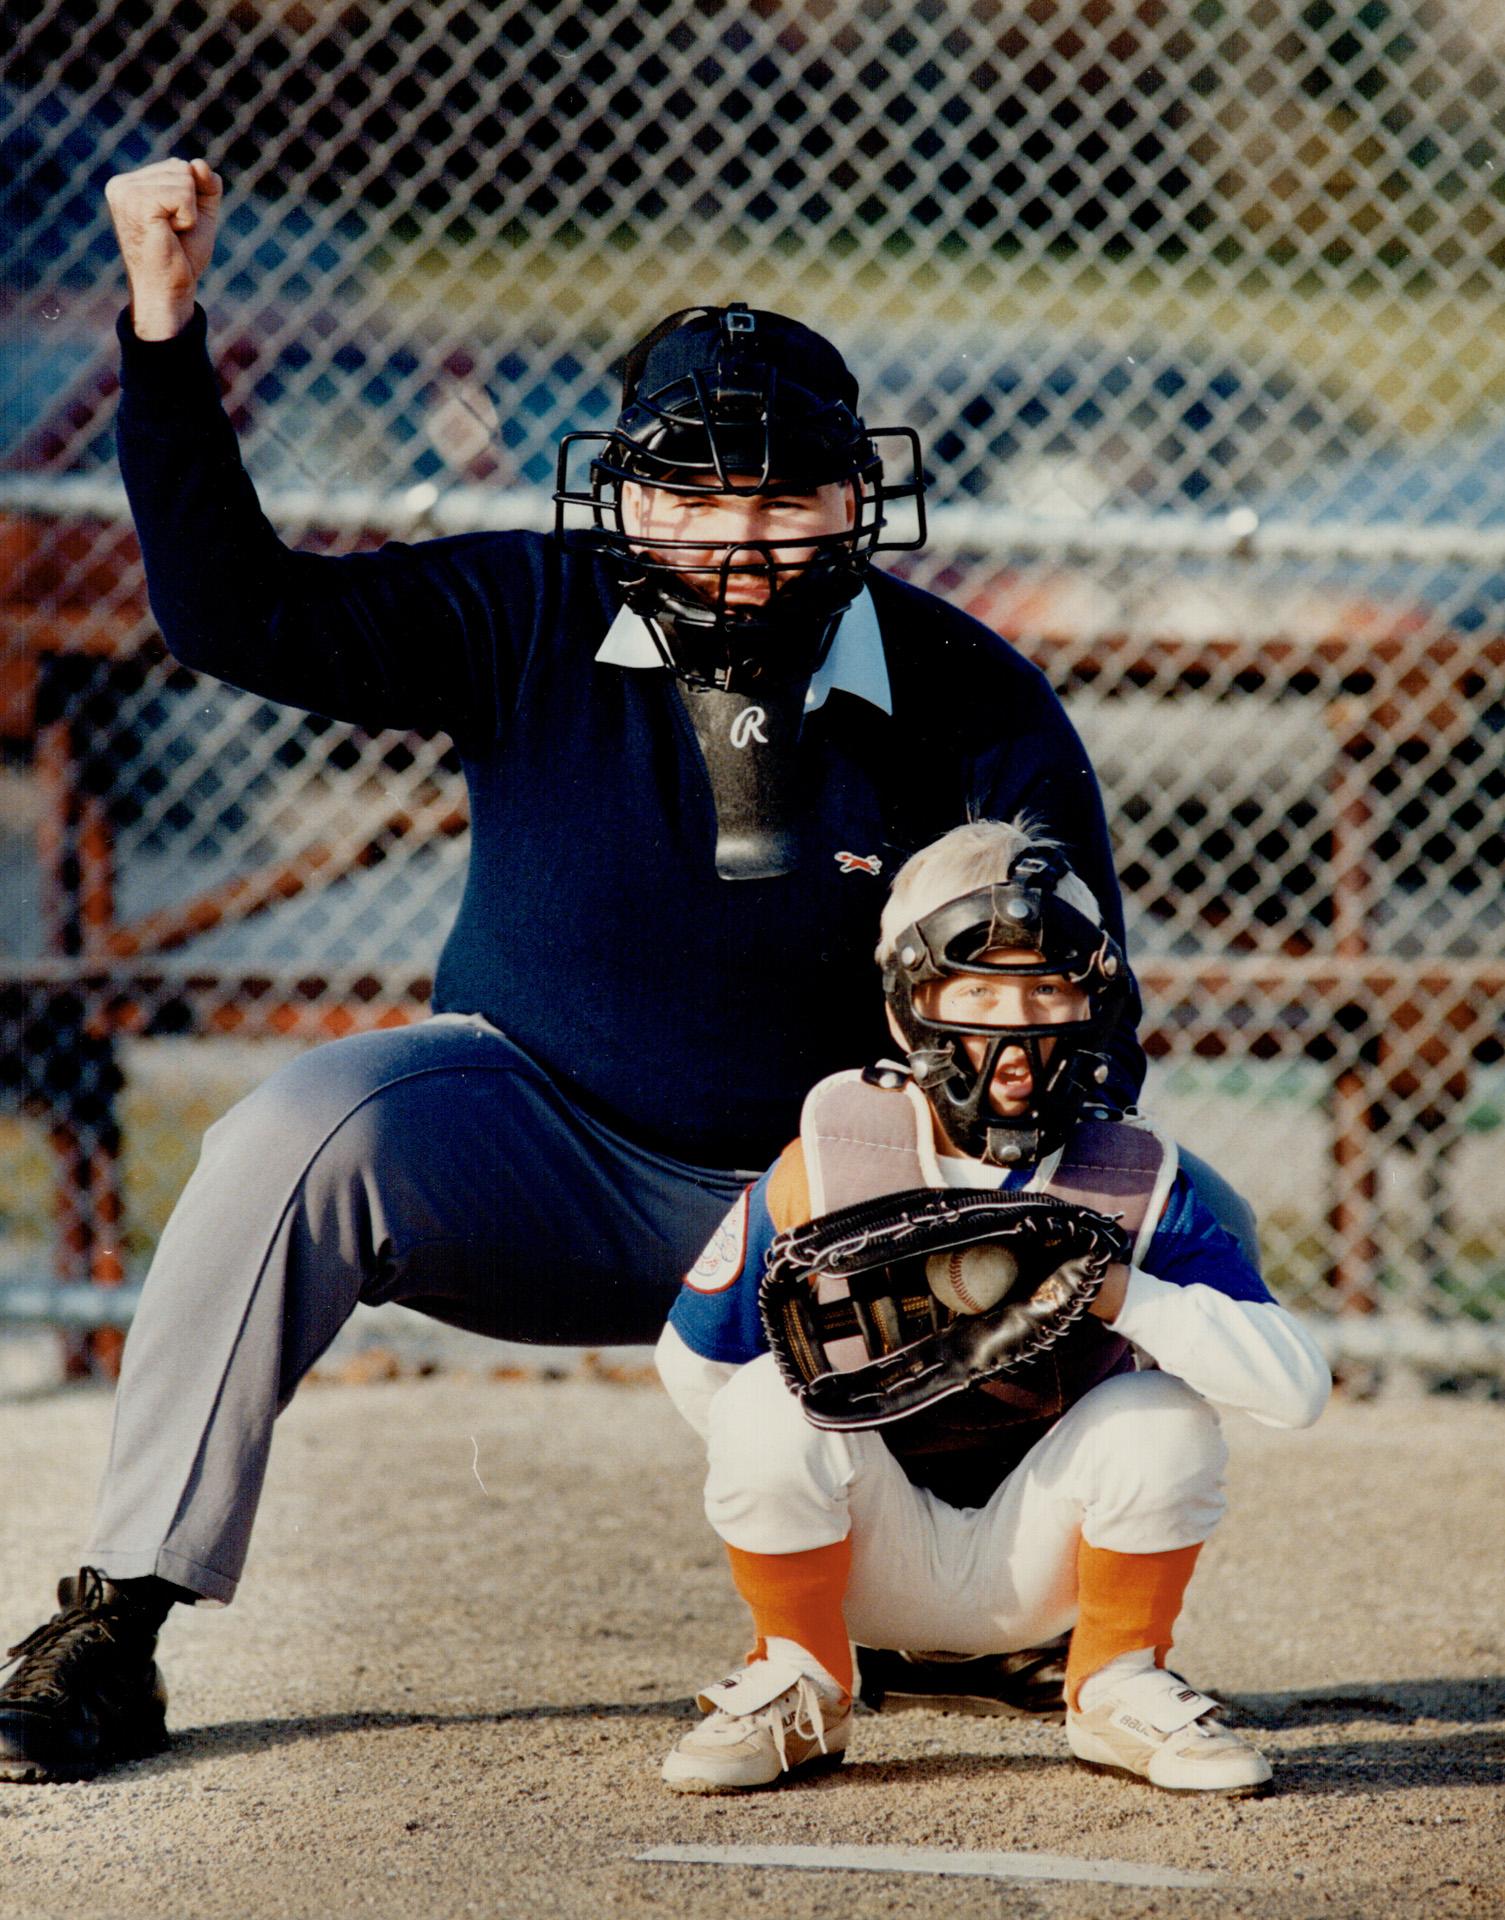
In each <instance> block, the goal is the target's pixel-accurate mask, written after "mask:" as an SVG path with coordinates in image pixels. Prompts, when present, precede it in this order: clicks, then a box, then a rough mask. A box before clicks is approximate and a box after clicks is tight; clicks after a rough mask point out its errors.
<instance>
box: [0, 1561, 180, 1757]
mask: <svg viewBox="0 0 1505 1920" xmlns="http://www.w3.org/2000/svg"><path fill="white" fill-rule="evenodd" d="M57 1597H58V1603H59V1607H60V1609H61V1610H60V1611H59V1612H57V1613H55V1614H54V1615H53V1616H52V1618H51V1619H50V1620H44V1621H43V1623H42V1624H41V1626H39V1627H38V1628H37V1629H36V1630H35V1632H33V1633H29V1634H27V1636H26V1638H25V1639H24V1640H22V1641H21V1642H20V1643H19V1645H17V1646H14V1647H12V1648H11V1649H10V1650H9V1655H8V1658H9V1659H11V1660H14V1661H18V1662H19V1665H18V1666H17V1667H16V1670H15V1672H14V1673H12V1674H11V1676H10V1678H9V1679H8V1680H7V1681H6V1682H5V1684H4V1685H3V1686H0V1781H7V1780H8V1781H19V1782H23V1783H25V1782H34V1781H44V1780H86V1779H89V1778H90V1777H91V1776H92V1775H94V1774H96V1773H98V1772H99V1771H100V1769H101V1768H103V1767H108V1766H113V1765H115V1764H117V1763H118V1762H120V1761H122V1760H135V1759H139V1758H140V1757H141V1756H142V1755H143V1754H148V1753H156V1752H157V1751H158V1750H159V1749H160V1748H161V1747H163V1746H165V1745H166V1743H167V1724H166V1708H167V1689H166V1688H165V1687H164V1686H163V1684H162V1676H161V1675H160V1674H159V1673H158V1671H157V1666H156V1662H155V1660H154V1659H153V1657H152V1656H153V1654H154V1652H155V1650H156V1643H157V1635H156V1625H155V1622H154V1621H153V1620H151V1619H150V1618H144V1617H143V1616H142V1614H141V1613H140V1612H139V1611H138V1609H137V1608H136V1607H134V1606H133V1605H132V1604H131V1602H130V1600H129V1599H128V1598H127V1597H126V1595H125V1594H124V1593H123V1592H122V1591H121V1589H120V1588H119V1587H118V1586H116V1585H115V1583H114V1582H113V1581H111V1580H107V1579H106V1578H105V1576H104V1575H103V1574H102V1573H100V1572H99V1571H98V1570H97V1569H96V1568H94V1567H81V1568H80V1569H79V1571H78V1573H77V1574H76V1575H74V1576H71V1577H69V1578H67V1579H65V1580H62V1581H60V1582H59V1584H58V1590H57Z"/></svg>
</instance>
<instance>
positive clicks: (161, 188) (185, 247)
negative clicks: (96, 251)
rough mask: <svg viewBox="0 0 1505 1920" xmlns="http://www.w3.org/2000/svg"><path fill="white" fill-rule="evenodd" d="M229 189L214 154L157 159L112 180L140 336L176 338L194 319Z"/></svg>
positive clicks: (110, 192)
mask: <svg viewBox="0 0 1505 1920" xmlns="http://www.w3.org/2000/svg"><path fill="white" fill-rule="evenodd" d="M222 191H223V189H222V188H221V185H220V178H219V175H218V174H217V173H215V172H214V171H213V169H212V168H211V167H210V165H209V163H208V161H207V160H155V161H153V162H152V164H151V165H150V166H149V167H137V168H136V169H135V171H134V172H132V173H117V174H116V176H115V178H114V179H113V180H111V181H110V183H109V184H108V185H107V186H106V188H105V200H106V203H107V204H108V206H109V209H110V218H111V220H112V221H114V223H115V237H116V239H117V240H118V241H119V242H120V256H121V258H122V259H123V260H124V261H125V272H126V278H127V280H129V282H130V288H131V324H132V325H133V326H134V327H135V329H136V334H137V337H138V338H139V339H142V340H170V339H171V338H172V337H173V335H174V334H175V333H181V332H182V330H183V328H184V327H185V326H186V325H187V324H188V322H189V320H190V319H192V317H193V301H194V293H195V290H196V289H197V287H198V283H199V275H200V274H201V273H202V272H203V271H204V269H205V267H207V266H208V264H209V256H210V254H212V253H213V251H214V232H215V227H216V226H217V225H218V222H219V203H220V195H221V192H222Z"/></svg>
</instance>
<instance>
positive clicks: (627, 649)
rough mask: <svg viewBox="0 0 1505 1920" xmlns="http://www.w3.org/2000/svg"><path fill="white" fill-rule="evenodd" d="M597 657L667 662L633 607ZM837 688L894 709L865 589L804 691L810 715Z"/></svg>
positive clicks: (621, 662) (614, 662)
mask: <svg viewBox="0 0 1505 1920" xmlns="http://www.w3.org/2000/svg"><path fill="white" fill-rule="evenodd" d="M596 658H597V659H598V660H599V661H601V663H602V664H603V665H605V666H609V667H658V668H660V669H662V667H663V664H664V662H663V656H662V655H661V654H660V653H659V650H658V648H657V647H656V646H655V645H654V643H653V635H652V634H651V633H650V632H649V631H648V626H647V622H646V621H644V619H643V618H642V616H641V615H640V614H636V613H634V612H633V610H632V608H631V607H623V608H622V610H621V612H620V613H619V614H618V615H617V617H616V619H615V620H613V621H612V623H611V625H610V626H609V627H608V628H607V630H606V638H605V639H604V640H603V641H602V642H601V645H600V646H599V648H598V649H597V650H596ZM833 687H840V688H841V690H842V692H843V693H854V694H856V696H857V698H858V699H859V700H866V701H867V703H868V705H869V706H873V707H877V708H878V709H879V711H880V712H882V713H886V714H889V715H892V713H893V710H894V702H893V694H892V692H891V691H890V688H889V684H888V662H887V661H886V660H885V659H884V657H883V636H882V635H881V634H880V633H879V631H878V609H877V608H876V607H875V606H874V605H873V596H872V594H871V593H869V591H868V590H867V588H866V587H864V588H863V589H862V592H861V593H860V594H858V596H857V598H856V599H855V600H854V601H853V602H852V604H851V606H849V607H848V608H847V610H846V612H845V613H844V614H843V615H842V616H841V623H840V625H839V626H838V627H837V629H836V637H835V639H834V640H832V642H831V647H830V651H829V652H828V653H827V655H826V657H825V659H824V660H823V661H822V662H821V666H820V670H819V672H818V673H817V674H816V675H815V677H814V679H812V680H811V682H810V687H809V691H808V692H807V693H806V695H805V711H806V713H814V712H815V710H816V708H817V707H823V706H824V705H825V703H826V695H827V694H828V693H830V691H831V689H832V688H833Z"/></svg>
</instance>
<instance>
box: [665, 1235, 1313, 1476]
mask: <svg viewBox="0 0 1505 1920" xmlns="http://www.w3.org/2000/svg"><path fill="white" fill-rule="evenodd" d="M1107 1324H1108V1325H1110V1326H1111V1327H1112V1329H1113V1331H1114V1332H1115V1333H1119V1334H1122V1335H1123V1337H1124V1338H1125V1339H1126V1340H1129V1341H1131V1342H1132V1343H1133V1345H1134V1346H1135V1347H1136V1348H1137V1349H1138V1350H1139V1352H1140V1353H1141V1354H1142V1355H1144V1357H1145V1358H1146V1359H1147V1360H1148V1361H1150V1362H1152V1363H1153V1364H1154V1365H1155V1366H1158V1367H1159V1368H1160V1369H1161V1370H1162V1372H1165V1373H1173V1374H1175V1375H1176V1376H1177V1378H1178V1379H1181V1380H1184V1381H1185V1382H1186V1384H1187V1385H1188V1386H1189V1387H1192V1388H1194V1389H1195V1391H1196V1392H1198V1393H1200V1394H1201V1395H1202V1396H1203V1398H1204V1399H1207V1400H1212V1401H1215V1402H1216V1403H1217V1404H1218V1405H1219V1406H1225V1407H1236V1408H1238V1409H1240V1410H1241V1411H1242V1412H1244V1413H1247V1414H1249V1415H1250V1416H1251V1417H1252V1418H1253V1419H1255V1420H1258V1421H1260V1422H1261V1423H1262V1424H1263V1425H1266V1426H1272V1427H1309V1426H1310V1425H1311V1424H1312V1422H1313V1421H1314V1420H1316V1419H1317V1417H1318V1415H1319V1414H1320V1413H1321V1412H1322V1409H1323V1408H1324V1407H1325V1406H1326V1405H1327V1398H1328V1394H1329V1392H1330V1391H1331V1388H1332V1378H1331V1375H1330V1374H1329V1372H1328V1368H1327V1362H1326V1361H1325V1360H1324V1359H1323V1357H1322V1355H1321V1353H1320V1352H1319V1351H1318V1349H1317V1347H1316V1345H1315V1343H1314V1342H1313V1341H1312V1339H1311V1338H1310V1336H1309V1335H1308V1334H1307V1333H1305V1332H1304V1331H1303V1329H1302V1328H1301V1326H1300V1325H1299V1324H1298V1323H1297V1322H1296V1321H1295V1320H1294V1319H1293V1318H1292V1317H1291V1315H1290V1314H1289V1313H1287V1312H1286V1310H1285V1309H1284V1308H1283V1307H1280V1306H1277V1305H1276V1304H1275V1303H1274V1302H1273V1301H1256V1300H1233V1299H1230V1298H1229V1296H1228V1295H1227V1294H1224V1293H1219V1292H1218V1291H1217V1289H1216V1288H1214V1287H1206V1286H1189V1287H1183V1286H1176V1285H1173V1284H1172V1283H1171V1282H1170V1281H1168V1280H1157V1279H1156V1278H1155V1276H1154V1275H1153V1274H1150V1273H1145V1272H1144V1271H1143V1270H1142V1269H1141V1268H1138V1267H1132V1268H1130V1270H1129V1282H1128V1286H1127V1288H1126V1289H1125V1292H1124V1301H1123V1305H1122V1307H1121V1308H1120V1309H1119V1312H1118V1316H1117V1318H1116V1319H1114V1320H1112V1321H1110V1322H1108V1323H1107ZM655 1358H656V1361H657V1364H658V1371H659V1377H660V1379H661V1380H662V1381H663V1383H664V1386H665V1388H666V1389H667V1391H668V1394H669V1397H670V1399H671V1400H672V1401H673V1402H674V1404H675V1406H676V1407H677V1408H678V1409H679V1411H680V1413H681V1414H682V1415H683V1416H684V1418H685V1419H686V1420H687V1421H688V1422H689V1424H690V1425H691V1426H692V1427H693V1428H694V1429H695V1431H696V1432H697V1433H698V1434H699V1435H700V1436H701V1438H702V1439H704V1438H705V1435H706V1432H707V1428H708V1424H709V1418H710V1405H711V1401H712V1400H713V1399H714V1398H715V1396H716V1395H717V1394H718V1393H719V1392H720V1390H721V1388H722V1387H723V1386H724V1385H725V1384H726V1382H727V1381H728V1380H729V1379H730V1378H731V1376H732V1375H733V1374H734V1373H735V1372H736V1370H737V1369H736V1367H735V1366H734V1365H733V1364H732V1363H731V1362H729V1361H724V1360H707V1359H706V1358H705V1357H704V1356H703V1355H701V1354H698V1353H696V1352H695V1351H694V1349H693V1348H692V1347H690V1346H688V1345H686V1343H685V1341H684V1340H683V1339H682V1338H681V1336H680V1335H679V1333H678V1332H677V1331H676V1330H675V1329H674V1327H673V1326H665V1328H664V1331H663V1333H662V1334H661V1335H660V1337H659V1342H658V1348H657V1352H656V1355H655Z"/></svg>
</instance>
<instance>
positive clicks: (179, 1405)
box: [87, 1015, 1252, 1601]
mask: <svg viewBox="0 0 1505 1920" xmlns="http://www.w3.org/2000/svg"><path fill="white" fill-rule="evenodd" d="M1184 1158H1185V1161H1186V1162H1187V1163H1188V1171H1189V1172H1190V1173H1191V1174H1192V1176H1193V1178H1195V1179H1196V1181H1197V1185H1198V1189H1199V1191H1200V1192H1201V1193H1202V1195H1203V1197H1204V1199H1207V1200H1209V1201H1210V1203H1211V1204H1212V1205H1213V1206H1214V1209H1215V1211H1217V1212H1218V1213H1219V1215H1220V1217H1221V1218H1223V1219H1224V1221H1225V1223H1226V1224H1230V1225H1232V1226H1233V1227H1234V1229H1235V1231H1238V1229H1239V1226H1240V1225H1241V1224H1242V1225H1244V1226H1245V1228H1246V1232H1247V1234H1248V1236H1249V1237H1250V1238H1252V1222H1251V1221H1250V1219H1249V1215H1248V1209H1247V1207H1245V1206H1244V1204H1243V1202H1242V1201H1241V1200H1239V1198H1238V1196H1237V1195H1236V1194H1234V1193H1233V1192H1232V1190H1231V1189H1230V1188H1228V1187H1227V1186H1226V1185H1225V1184H1224V1183H1223V1182H1221V1181H1219V1180H1218V1178H1217V1176H1216V1175H1215V1174H1213V1173H1212V1172H1211V1169H1209V1168H1206V1167H1205V1166H1203V1165H1201V1163H1196V1162H1192V1160H1191V1156H1189V1155H1188V1156H1184ZM750 1177H752V1176H751V1175H749V1174H747V1173H738V1172H732V1171H725V1170H720V1169H714V1168H704V1167H692V1166H686V1165H684V1164H682V1163H680V1162H677V1161H672V1160H668V1159H665V1158H663V1157H662V1156H660V1155H656V1154H652V1153H649V1152H647V1151H646V1150H644V1149H642V1148H639V1147H636V1146H633V1145H632V1144H631V1143H630V1142H628V1141H626V1140H624V1139H622V1138H621V1137H620V1136H619V1135H617V1134H614V1133H612V1132H611V1131H610V1130H609V1129H607V1128H605V1127H603V1126H601V1125H600V1124H599V1123H597V1122H596V1121H593V1120H591V1119H589V1118H587V1117H586V1116H584V1115H582V1114H581V1113H580V1112H579V1111H578V1110H577V1109H576V1108H575V1107H574V1106H573V1105H572V1104H571V1102H570V1101H569V1100H568V1099H567V1098H566V1096H565V1095H564V1094H563V1093H562V1092H561V1091H560V1090H559V1089H558V1088H557V1087H555V1086H554V1084H553V1083H552V1082H551V1081H550V1080H549V1078H548V1076H547V1075H546V1074H545V1073H544V1071H543V1070H542V1069H541V1068H540V1067H539V1066H538V1065H537V1063H536V1062H535V1061H533V1060H532V1059H531V1058H530V1057H529V1056H528V1055H527V1054H525V1053H524V1052H523V1051H522V1050H521V1049H520V1048H519V1047H517V1046H516V1045H514V1044H513V1042H512V1041H510V1040H508V1039H507V1038H506V1037H505V1036H504V1035H502V1034H500V1033H498V1032H497V1031H496V1029H495V1028H494V1027H491V1026H488V1025H487V1024H486V1022H484V1021H482V1020H479V1019H470V1018H464V1017H461V1016H458V1015H440V1016H439V1017H438V1018H436V1019H433V1020H429V1021H426V1022H424V1023H423V1024H422V1025H419V1026H414V1027H406V1028H402V1029H400V1030H398V1031H395V1032H391V1033H374V1034H363V1035H361V1036H359V1037H358V1038H355V1039H351V1040H338V1041H334V1042H332V1043H331V1044H329V1045H328V1046H323V1047H316V1048H314V1049H313V1050H312V1051H311V1052H309V1053H307V1054H304V1055H302V1056H301V1057H300V1058H299V1059H297V1060H295V1061H294V1062H293V1063H292V1065H290V1066H289V1067H286V1068H284V1069H283V1071H282V1072H280V1073H277V1074H274V1075H273V1076H272V1077H271V1079H269V1080H268V1081H267V1082H266V1083H265V1084H264V1085H263V1086H261V1087H260V1088H258V1089H257V1091H256V1092H255V1093H253V1094H252V1095H251V1096H250V1097H249V1098H248V1099H246V1100H243V1101H242V1102H241V1103H240V1105H239V1106H237V1107H236V1108H234V1109H233V1110H232V1111H231V1112H230V1113H228V1114H226V1116H225V1117H224V1118H223V1119H222V1120H220V1121H218V1122H217V1123H216V1124H215V1125H214V1126H213V1127H211V1128H210V1129H209V1131H208V1133H207V1134H206V1135H205V1137H204V1148H203V1153H202V1155H201V1157H200V1160H199V1164H198V1167H197V1169H196V1170H195V1172H194V1175H193V1177H192V1179H191V1180H190V1181H189V1183H188V1185H187V1186H186V1187H185V1188H184V1190H183V1195H182V1198H181V1199H180V1201H179V1202H178V1206H177V1208H176V1210H175V1211H174V1213H173V1216H172V1219H171V1220H170V1221H169V1222H168V1225H167V1229H166V1231H165V1232H164V1234H163V1236H162V1240H161V1244H160V1245H159V1247H158V1249H157V1256H156V1259H155V1260H154V1261H153V1263H152V1268H151V1272H150V1273H149V1274H148V1276H147V1283H146V1290H145V1294H144V1296H143V1299H142V1303H141V1307H140V1310H139V1312H138V1314H137V1316H136V1321H135V1324H134V1325H133V1326H132V1328H131V1333H130V1338H129V1339H128V1340H127V1342H126V1348H125V1361H124V1365H123V1367H122V1370H121V1376H120V1387H119V1391H118V1393H117V1396H116V1403H115V1427H114V1433H113V1436H112V1439H111V1444H110V1455H109V1461H108V1464H107V1466H106V1469H105V1476H104V1481H103V1484H102V1486H101V1488H100V1493H99V1502H98V1507H97V1510H96V1513H95V1520H94V1532H93V1539H92V1541H91V1543H90V1546H89V1548H88V1552H87V1558H88V1560H89V1563H90V1564H91V1565H93V1566H97V1567H99V1568H101V1569H102V1570H103V1571H104V1572H105V1573H106V1574H108V1575H110V1576H112V1577H113V1578H115V1579H131V1578H133V1577H135V1576H137V1575H140V1574H147V1573H156V1574H159V1575H161V1577H162V1578H163V1579H165V1580H171V1581H173V1582H174V1583H175V1584H176V1585H178V1586H182V1587H187V1588H189V1589H191V1590H192V1591H193V1592H195V1593H197V1594H200V1595H202V1596H203V1597H204V1598H206V1599H210V1600H221V1601H225V1600H229V1599H231V1598H232V1597H233V1595H234V1593H235V1588H236V1584H237V1582H238V1581H239V1579H240V1573H241V1569H242V1567H243V1566H244V1564H245V1557H246V1550H247V1547H248V1545H249V1543H250V1536H251V1526H252V1522H253V1521H254V1519H255V1514H256V1507H257V1503H258V1501H259V1499H260V1497H261V1488H262V1482H263V1479H264V1477H265V1473H266V1462H267V1453H268V1450H269V1448H270V1445H271V1437H272V1423H273V1421H274V1419H275V1418H276V1416H277V1414H278V1413H280V1412H281V1410H282V1408H283V1407H284V1406H286V1404H287V1402H288V1401H289V1399H291V1397H292V1394H293V1390H294V1388H295V1387H296V1386H297V1384H298V1382H299V1381H300V1380H301V1379H302V1378H303V1375H304V1374H305V1373H306V1372H307V1371H308V1369H309V1368H310V1367H311V1366H312V1365H313V1364H314V1362H315V1361H316V1360H317V1359H318V1357H319V1355H320V1354H321V1353H322V1352H323V1351H324V1349H325V1348H326V1347H327V1346H328V1345H329V1343H330V1341H331V1340H333V1338H334V1337H335V1335H336V1334H337V1333H338V1332H339V1330H340V1328H341V1327H342V1326H343V1325H344V1324H345V1321H346V1320H347V1319H348V1318H349V1317H350V1315H351V1313H352V1312H353V1311H354V1310H355V1307H356V1305H357V1304H358V1303H359V1302H362V1301H364V1302H365V1303H367V1304H368V1305H377V1304H380V1303H382V1302H385V1301H389V1300H397V1301H401V1302H402V1303H403V1304H404V1305H406V1306H410V1307H413V1308H416V1309H417V1310H418V1311H419V1312H420V1313H426V1314H430V1315H432V1316H433V1317H434V1318H435V1319H438V1320H443V1321H445V1322H447V1323H448V1324H449V1325H451V1326H457V1327H464V1328H467V1329H469V1330H470V1331H472V1332H477V1333H485V1334H491V1335H493V1336H494V1337H496V1338H498V1339H509V1340H537V1341H545V1342H559V1343H563V1344H568V1345H592V1346H595V1345H601V1346H608V1345H612V1344H620V1343H624V1342H632V1341H649V1340H653V1339H655V1338H656V1337H657V1335H658V1332H659V1330H660V1328H661V1327H662V1325H663V1321H664V1316H665V1315H666V1313H667V1312H668V1309H669V1306H670V1304H671V1302H672V1300H673V1298H674V1295H675V1293H676V1292H677V1290H678V1287H679V1283H680V1279H681V1276H682V1275H683V1274H684V1272H685V1271H686V1269H687V1268H688V1267H689V1266H690V1265H691V1263H692V1262H693V1261H694V1259H695V1257H696V1255H697V1254H698V1253H699V1252H700V1251H701V1249H702V1248H703V1247H704V1245H705V1243H706V1241H707V1240H708V1239H709V1238H710V1236H711V1234H712V1232H713V1231H714V1229H715V1227H716V1225H717V1224H718V1222H719V1221H720V1220H721V1218H722V1216H723V1215H724V1214H725V1212H726V1210H727V1208H728V1207H729V1206H730V1205H731V1203H732V1201H733V1200H734V1199H735V1198H736V1196H737V1194H738V1193H739V1192H740V1191H741V1189H742V1187H743V1186H744V1185H745V1184H746V1182H747V1180H748V1179H749V1178H750ZM1240 1209H1242V1215H1241V1216H1240V1211H1239V1210H1240Z"/></svg>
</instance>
